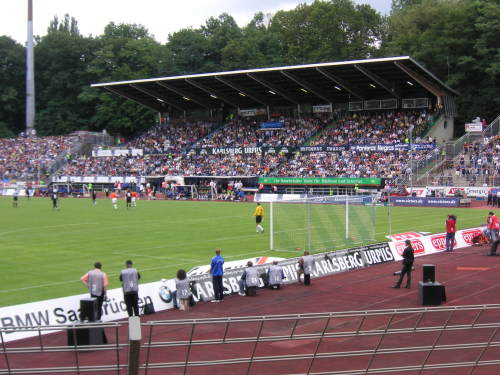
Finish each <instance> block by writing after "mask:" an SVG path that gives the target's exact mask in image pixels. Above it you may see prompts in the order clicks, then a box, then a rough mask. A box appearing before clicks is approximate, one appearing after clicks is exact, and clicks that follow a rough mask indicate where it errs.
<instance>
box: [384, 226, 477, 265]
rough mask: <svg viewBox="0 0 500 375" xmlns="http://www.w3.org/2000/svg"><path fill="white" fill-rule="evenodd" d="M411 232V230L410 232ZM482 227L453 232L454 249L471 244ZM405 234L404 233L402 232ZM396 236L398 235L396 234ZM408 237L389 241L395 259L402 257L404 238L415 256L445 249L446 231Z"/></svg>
mask: <svg viewBox="0 0 500 375" xmlns="http://www.w3.org/2000/svg"><path fill="white" fill-rule="evenodd" d="M411 233H413V232H411ZM481 233H482V229H481V228H479V227H477V228H469V229H462V230H459V231H457V232H456V233H455V247H454V248H455V249H460V248H463V247H469V246H472V239H473V238H474V237H475V236H477V235H479V234H481ZM403 234H406V233H403ZM396 236H398V235H396ZM408 237H409V238H401V239H396V238H395V239H394V240H393V241H392V242H389V246H390V248H391V250H392V251H393V254H394V258H395V259H397V260H401V259H403V258H402V256H401V254H403V250H404V248H405V247H406V245H405V240H408V239H409V240H410V241H411V245H412V247H413V249H414V253H415V256H421V255H429V254H435V253H439V252H442V251H444V250H445V249H446V233H437V234H431V235H427V236H418V237H415V236H408Z"/></svg>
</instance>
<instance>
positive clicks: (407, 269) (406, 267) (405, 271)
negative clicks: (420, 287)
mask: <svg viewBox="0 0 500 375" xmlns="http://www.w3.org/2000/svg"><path fill="white" fill-rule="evenodd" d="M412 265H413V264H409V265H408V264H404V265H403V268H401V275H399V280H398V282H397V283H396V285H401V283H402V282H403V277H404V275H406V285H407V286H410V283H411V267H412Z"/></svg>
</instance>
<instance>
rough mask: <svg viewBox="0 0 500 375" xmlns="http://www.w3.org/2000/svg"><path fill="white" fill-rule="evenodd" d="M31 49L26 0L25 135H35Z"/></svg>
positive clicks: (30, 2) (30, 18) (30, 3)
mask: <svg viewBox="0 0 500 375" xmlns="http://www.w3.org/2000/svg"><path fill="white" fill-rule="evenodd" d="M34 66H35V65H34V49H33V0H28V39H27V43H26V135H27V136H32V135H35V68H34Z"/></svg>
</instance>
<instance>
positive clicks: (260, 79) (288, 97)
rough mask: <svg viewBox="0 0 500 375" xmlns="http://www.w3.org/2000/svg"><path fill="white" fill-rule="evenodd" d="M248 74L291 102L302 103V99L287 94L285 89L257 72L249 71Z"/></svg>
mask: <svg viewBox="0 0 500 375" xmlns="http://www.w3.org/2000/svg"><path fill="white" fill-rule="evenodd" d="M247 76H248V77H250V78H252V79H253V80H254V81H256V82H258V83H260V84H261V85H262V86H264V87H266V88H268V89H269V90H271V91H273V92H275V93H276V94H278V95H280V96H282V97H283V98H285V99H286V100H288V101H289V102H290V103H292V104H300V100H298V99H295V98H293V97H291V96H290V95H288V94H286V93H285V92H284V91H283V90H281V89H280V88H279V87H277V86H276V85H273V84H272V83H269V82H268V81H266V80H265V79H263V78H259V77H257V76H256V75H255V74H250V73H248V74H247Z"/></svg>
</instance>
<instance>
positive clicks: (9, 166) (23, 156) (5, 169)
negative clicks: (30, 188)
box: [0, 136, 77, 180]
mask: <svg viewBox="0 0 500 375" xmlns="http://www.w3.org/2000/svg"><path fill="white" fill-rule="evenodd" d="M76 140H77V139H76V137H71V136H64V137H63V136H56V137H31V138H24V137H17V138H1V139H0V177H1V178H2V179H3V180H12V179H23V180H33V179H36V178H37V177H44V176H45V174H46V172H47V171H48V170H49V169H50V167H51V166H52V164H53V163H54V161H55V160H56V158H57V157H58V156H60V155H61V154H64V153H66V152H68V151H69V150H70V148H71V146H72V145H73V144H74V143H75V142H76Z"/></svg>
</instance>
